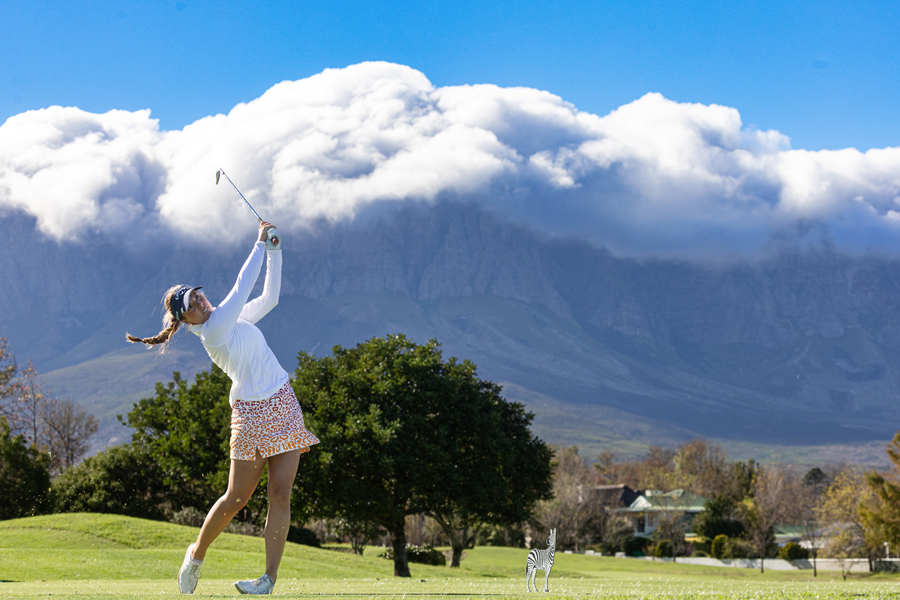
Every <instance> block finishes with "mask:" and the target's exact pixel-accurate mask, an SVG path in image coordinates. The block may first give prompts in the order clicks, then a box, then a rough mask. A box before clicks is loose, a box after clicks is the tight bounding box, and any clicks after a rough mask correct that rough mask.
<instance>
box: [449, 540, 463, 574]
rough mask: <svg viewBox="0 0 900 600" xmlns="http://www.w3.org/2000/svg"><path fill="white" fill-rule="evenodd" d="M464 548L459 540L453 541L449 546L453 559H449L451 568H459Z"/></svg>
mask: <svg viewBox="0 0 900 600" xmlns="http://www.w3.org/2000/svg"><path fill="white" fill-rule="evenodd" d="M464 547H465V546H463V543H462V542H461V541H460V540H459V539H456V540H454V541H453V545H452V546H451V548H453V557H452V558H451V559H450V566H451V567H457V568H459V562H460V561H461V560H462V553H463V548H464Z"/></svg>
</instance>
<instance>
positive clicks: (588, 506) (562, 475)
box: [535, 446, 604, 550]
mask: <svg viewBox="0 0 900 600" xmlns="http://www.w3.org/2000/svg"><path fill="white" fill-rule="evenodd" d="M592 483H593V477H592V473H591V470H590V469H589V468H588V466H587V465H585V464H584V460H583V459H582V458H581V456H579V455H578V447H577V446H572V447H571V448H556V449H555V452H554V460H553V498H551V499H549V500H543V501H541V502H538V504H537V511H536V514H535V521H536V522H537V523H539V524H540V527H541V530H542V532H549V531H550V530H551V529H556V530H557V532H558V533H557V542H556V547H557V548H560V549H565V548H574V549H576V550H580V549H581V548H582V547H583V546H584V545H586V543H589V542H590V540H589V539H588V538H589V536H590V533H589V532H588V531H587V526H588V524H589V523H590V522H591V521H592V520H595V519H596V518H597V516H598V515H597V513H598V512H600V511H604V507H603V506H601V505H600V504H599V503H598V502H593V501H592V500H593V498H592V497H591V494H590V488H591V484H592ZM542 535H543V534H542ZM539 537H540V536H539Z"/></svg>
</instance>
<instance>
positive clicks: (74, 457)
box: [42, 398, 97, 473]
mask: <svg viewBox="0 0 900 600" xmlns="http://www.w3.org/2000/svg"><path fill="white" fill-rule="evenodd" d="M42 417H43V421H44V429H45V431H46V436H45V437H46V439H47V444H48V446H49V448H50V457H51V468H52V470H53V471H54V472H55V473H60V472H62V471H64V470H66V469H68V468H70V467H72V466H74V465H75V463H77V462H78V461H79V460H81V457H82V456H84V455H85V453H87V451H88V449H89V448H90V440H91V437H93V436H94V434H95V433H97V419H96V418H95V417H94V416H93V415H92V414H90V413H89V412H88V411H87V410H85V409H84V408H82V407H80V406H78V405H77V404H75V403H73V402H70V401H68V400H57V399H55V398H54V399H53V400H50V401H48V402H47V403H46V404H45V406H44V412H43V415H42Z"/></svg>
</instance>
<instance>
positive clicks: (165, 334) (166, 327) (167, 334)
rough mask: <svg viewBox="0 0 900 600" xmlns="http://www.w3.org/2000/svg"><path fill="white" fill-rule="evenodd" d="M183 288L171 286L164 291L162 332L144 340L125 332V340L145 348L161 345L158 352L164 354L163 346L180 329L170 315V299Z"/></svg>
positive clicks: (178, 322)
mask: <svg viewBox="0 0 900 600" xmlns="http://www.w3.org/2000/svg"><path fill="white" fill-rule="evenodd" d="M183 287H184V286H183V285H176V286H172V287H170V288H169V289H168V290H167V291H166V294H165V295H164V296H163V299H162V302H163V305H164V306H165V308H166V311H165V314H164V315H163V329H162V331H160V332H159V333H157V334H156V335H154V336H153V337H146V338H139V337H135V336H133V335H131V334H130V333H128V332H126V333H125V338H126V339H127V340H128V341H129V342H131V343H133V344H137V343H142V344H145V345H146V346H147V347H150V346H156V345H158V344H163V347H162V349H161V350H160V353H162V352H165V351H166V346H165V344H166V342H168V341H169V338H171V337H172V336H173V335H174V334H175V332H176V331H178V328H179V327H181V321H180V320H178V319H176V318H175V317H174V316H173V315H172V297H173V296H175V292H177V291H178V290H180V289H181V288H183Z"/></svg>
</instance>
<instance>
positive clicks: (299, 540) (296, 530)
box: [287, 525, 322, 548]
mask: <svg viewBox="0 0 900 600" xmlns="http://www.w3.org/2000/svg"><path fill="white" fill-rule="evenodd" d="M287 541H289V542H293V543H295V544H303V545H304V546H312V547H314V548H321V547H322V543H321V542H320V541H319V536H317V535H316V532H315V531H313V530H312V529H307V528H306V527H294V526H293V525H291V527H290V529H288V534H287Z"/></svg>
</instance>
